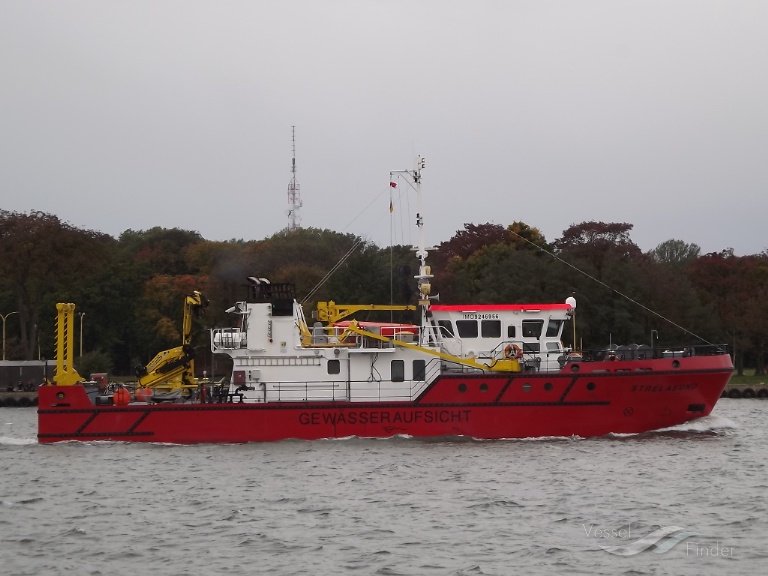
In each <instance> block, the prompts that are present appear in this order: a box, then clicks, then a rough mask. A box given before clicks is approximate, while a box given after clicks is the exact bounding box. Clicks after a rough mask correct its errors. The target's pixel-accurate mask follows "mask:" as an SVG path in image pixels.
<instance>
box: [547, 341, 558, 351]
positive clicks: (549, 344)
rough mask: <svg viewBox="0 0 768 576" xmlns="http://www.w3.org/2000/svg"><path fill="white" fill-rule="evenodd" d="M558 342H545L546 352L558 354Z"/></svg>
mask: <svg viewBox="0 0 768 576" xmlns="http://www.w3.org/2000/svg"><path fill="white" fill-rule="evenodd" d="M560 351H561V348H560V342H547V352H560Z"/></svg>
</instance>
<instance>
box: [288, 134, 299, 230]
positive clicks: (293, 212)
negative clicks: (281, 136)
mask: <svg viewBox="0 0 768 576" xmlns="http://www.w3.org/2000/svg"><path fill="white" fill-rule="evenodd" d="M291 147H292V148H293V159H292V160H291V181H290V182H289V183H288V230H296V229H297V228H300V227H301V226H300V225H299V224H301V216H299V208H301V191H300V188H299V183H298V182H296V126H291Z"/></svg>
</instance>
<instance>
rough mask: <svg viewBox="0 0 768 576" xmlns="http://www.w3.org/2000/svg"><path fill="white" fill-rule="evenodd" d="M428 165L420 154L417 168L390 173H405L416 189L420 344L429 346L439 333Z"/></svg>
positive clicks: (391, 174) (416, 277)
mask: <svg viewBox="0 0 768 576" xmlns="http://www.w3.org/2000/svg"><path fill="white" fill-rule="evenodd" d="M425 165H426V160H425V159H424V157H423V156H418V157H417V159H416V168H415V169H413V170H392V171H391V172H390V173H389V176H390V179H391V178H392V176H393V175H394V174H403V175H405V176H407V177H408V179H409V180H410V181H411V182H412V183H413V188H414V189H415V190H416V207H417V210H418V212H417V213H416V228H417V231H418V245H417V246H414V247H413V249H414V250H415V251H416V258H418V259H419V273H418V274H417V275H416V276H414V278H415V279H416V284H417V286H418V288H419V306H420V307H421V327H422V330H420V331H419V345H420V346H427V345H429V344H430V343H432V344H433V343H435V342H437V341H438V337H437V333H436V331H435V327H434V326H433V325H432V322H430V321H429V301H430V299H437V296H430V294H431V292H432V285H431V284H430V282H429V280H430V278H432V270H431V268H430V267H429V266H427V256H428V255H429V251H430V250H433V248H427V246H426V240H425V237H424V216H423V214H424V208H423V199H422V194H421V171H422V170H423V169H424V166H425Z"/></svg>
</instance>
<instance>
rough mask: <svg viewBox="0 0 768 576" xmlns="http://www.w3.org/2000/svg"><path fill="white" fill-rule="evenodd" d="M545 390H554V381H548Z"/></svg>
mask: <svg viewBox="0 0 768 576" xmlns="http://www.w3.org/2000/svg"><path fill="white" fill-rule="evenodd" d="M544 390H546V391H547V392H549V391H550V390H552V382H547V383H546V384H544Z"/></svg>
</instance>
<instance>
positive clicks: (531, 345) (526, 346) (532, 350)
mask: <svg viewBox="0 0 768 576" xmlns="http://www.w3.org/2000/svg"><path fill="white" fill-rule="evenodd" d="M523 352H525V353H526V354H538V353H539V343H538V342H523Z"/></svg>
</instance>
